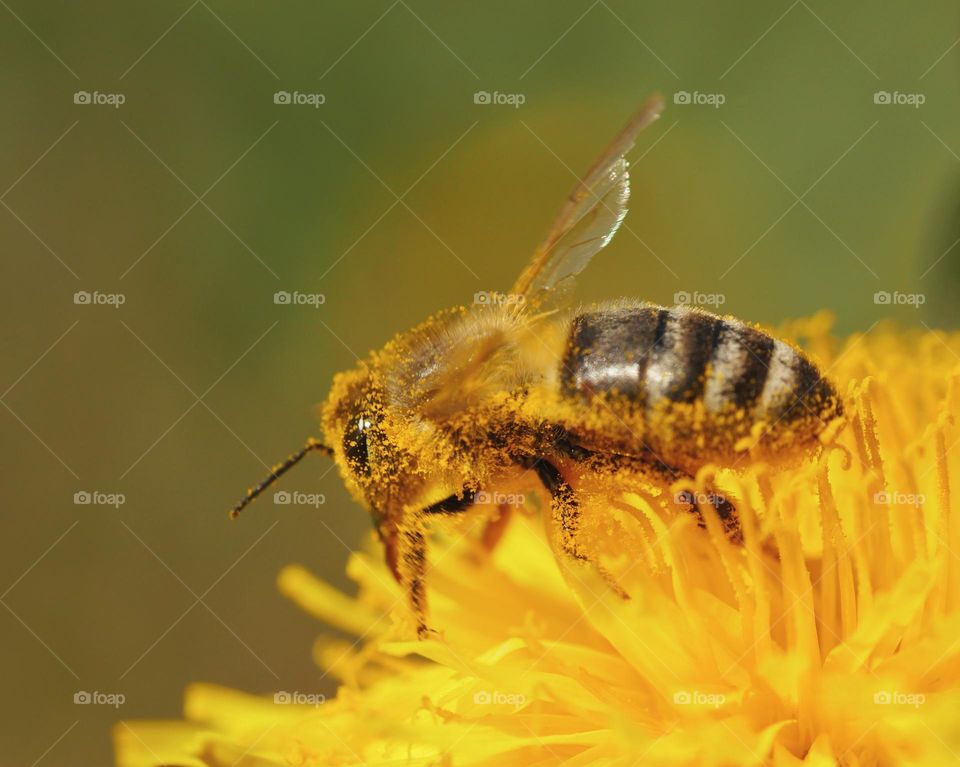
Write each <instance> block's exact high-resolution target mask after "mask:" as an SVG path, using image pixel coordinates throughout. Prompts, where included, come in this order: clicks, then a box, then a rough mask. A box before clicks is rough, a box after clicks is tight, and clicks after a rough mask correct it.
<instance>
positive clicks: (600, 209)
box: [511, 93, 663, 302]
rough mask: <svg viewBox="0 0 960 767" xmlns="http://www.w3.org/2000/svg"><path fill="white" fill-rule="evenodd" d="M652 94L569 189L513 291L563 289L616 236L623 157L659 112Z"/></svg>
mask: <svg viewBox="0 0 960 767" xmlns="http://www.w3.org/2000/svg"><path fill="white" fill-rule="evenodd" d="M662 109H663V98H662V97H661V96H660V94H658V93H655V94H654V95H652V96H650V98H648V99H647V100H646V101H645V102H644V103H643V105H642V106H641V107H640V108H639V109H638V110H637V111H636V113H634V115H633V117H631V118H630V120H629V122H627V124H626V126H624V128H623V130H621V131H620V133H619V134H618V135H617V137H616V138H615V139H614V140H613V141H612V142H611V143H610V145H609V146H608V147H607V149H606V151H604V153H603V154H602V155H601V156H600V159H598V160H597V162H596V163H594V165H593V167H592V168H591V169H590V170H589V172H588V173H587V175H586V176H585V177H584V178H583V179H582V180H581V181H580V182H579V183H578V184H577V185H576V186H575V187H574V189H573V191H572V192H571V193H570V196H569V197H568V198H567V200H566V202H565V203H564V205H563V207H562V208H561V209H560V214H559V215H558V216H557V219H556V221H555V222H554V224H553V226H552V227H551V229H550V231H549V233H548V234H547V236H546V238H545V239H544V240H543V242H541V243H540V245H539V246H538V247H537V249H536V251H534V254H533V258H532V259H531V261H530V263H529V264H528V265H527V268H526V269H524V270H523V272H522V273H521V275H520V277H519V278H518V279H517V281H516V283H514V286H513V289H512V290H511V292H512V293H514V294H520V295H525V296H527V297H536V300H537V302H540V300H541V299H542V297H543V296H544V295H546V294H550V293H559V292H563V291H564V290H565V289H567V288H568V287H569V284H570V283H571V282H572V280H573V278H574V277H575V276H576V275H577V274H579V273H580V272H581V271H583V269H584V268H585V267H586V266H587V264H588V263H590V259H591V258H593V257H594V256H595V255H596V254H597V253H598V252H599V251H600V250H601V249H603V248H604V247H605V246H606V244H607V243H608V242H610V240H611V239H612V238H613V235H614V234H616V232H617V229H618V228H619V227H620V224H621V222H622V221H623V219H624V217H625V216H626V215H627V201H628V200H629V199H630V174H629V173H628V164H627V161H626V160H625V159H624V155H625V154H626V153H627V152H629V151H630V149H631V148H632V147H633V144H634V142H635V141H636V139H637V134H639V133H640V131H642V130H643V129H644V128H646V127H647V126H648V125H650V123H652V122H653V121H654V120H656V119H657V118H658V117H659V116H660V112H661V110H662Z"/></svg>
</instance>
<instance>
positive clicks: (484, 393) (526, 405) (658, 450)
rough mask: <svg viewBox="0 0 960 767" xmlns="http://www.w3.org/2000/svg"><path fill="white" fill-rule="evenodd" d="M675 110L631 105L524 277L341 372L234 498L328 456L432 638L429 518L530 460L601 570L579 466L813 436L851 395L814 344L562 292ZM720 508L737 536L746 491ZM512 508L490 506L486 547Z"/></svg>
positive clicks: (644, 465)
mask: <svg viewBox="0 0 960 767" xmlns="http://www.w3.org/2000/svg"><path fill="white" fill-rule="evenodd" d="M662 108H663V101H662V99H661V97H660V96H659V95H654V96H652V97H651V98H649V99H648V100H647V101H646V102H645V103H644V104H643V105H642V106H641V107H640V109H639V110H638V111H637V112H636V113H635V114H634V115H633V117H632V118H631V119H630V120H629V122H628V123H627V125H626V126H625V127H624V128H623V130H622V131H621V132H620V133H619V134H618V135H617V136H616V138H615V139H614V140H613V141H612V143H611V144H610V145H609V147H608V148H607V149H606V151H605V152H604V153H603V154H602V155H601V157H600V158H599V160H597V162H596V163H595V164H594V166H593V167H592V168H591V170H590V171H589V172H588V173H587V175H586V176H585V178H584V179H583V180H582V181H580V182H579V183H578V184H577V185H576V187H575V188H574V189H573V191H572V193H571V194H570V196H569V197H568V199H567V200H566V201H565V202H564V205H563V207H562V208H561V210H560V213H559V216H558V218H557V219H556V221H555V223H554V224H553V227H552V228H551V229H550V231H549V233H548V234H547V236H546V238H545V239H544V240H543V242H542V243H541V244H540V246H539V247H538V248H537V249H536V251H535V252H534V255H533V258H532V260H531V261H530V263H529V264H528V265H527V267H526V268H525V269H524V271H523V272H522V273H521V275H520V277H519V278H518V279H517V281H516V283H515V284H514V286H513V288H512V289H511V291H510V293H508V294H480V295H479V296H478V298H477V300H475V301H474V304H473V305H472V306H469V307H464V306H461V307H457V308H453V309H450V310H447V311H445V312H442V313H440V314H438V315H436V316H434V317H431V318H429V319H428V320H426V321H425V322H423V323H422V324H421V325H419V326H417V327H414V328H413V329H411V330H409V331H407V332H405V333H401V334H399V335H398V336H396V337H395V338H394V339H393V340H392V341H390V342H389V343H388V344H387V345H386V346H384V347H383V348H382V349H381V350H379V351H375V352H373V353H371V354H370V356H369V358H368V359H367V360H365V361H363V362H361V363H360V364H359V365H358V367H357V368H356V369H354V370H351V371H348V372H345V373H340V374H338V375H337V376H336V377H335V378H334V381H333V385H332V388H331V390H330V393H329V396H328V398H327V400H326V402H325V404H324V405H323V406H322V409H321V426H322V431H323V439H322V441H321V440H317V439H311V440H310V441H308V442H307V444H306V445H305V446H304V447H303V448H302V449H301V450H300V451H299V452H297V453H295V454H294V455H292V456H290V458H288V459H287V460H286V461H285V462H283V463H282V464H279V465H277V466H276V467H274V469H273V470H272V471H271V473H270V475H269V476H268V477H267V478H266V479H265V480H264V481H263V482H261V483H260V484H259V485H257V486H256V487H253V488H251V489H250V490H248V491H247V494H246V496H245V497H244V498H243V500H242V501H241V502H240V503H239V504H238V505H237V506H236V507H235V508H234V509H233V511H232V512H231V514H232V515H233V516H236V515H237V514H238V513H239V512H240V510H241V509H242V508H243V507H244V506H246V505H247V504H248V503H249V502H250V501H252V500H253V499H254V498H255V497H256V496H257V495H259V494H260V493H261V492H262V491H263V490H264V489H265V488H266V487H268V486H269V485H270V484H272V483H273V482H274V481H275V480H276V479H277V478H278V477H280V476H281V475H282V474H284V473H285V472H286V471H287V470H288V469H289V468H290V467H292V466H293V465H294V464H296V463H297V462H298V461H299V460H300V459H301V458H303V457H304V456H305V455H306V454H307V453H309V452H311V451H319V452H321V453H324V454H326V455H328V456H330V457H331V458H332V459H333V460H334V461H335V462H336V465H337V467H338V469H339V471H340V474H341V475H342V478H343V480H344V482H345V483H346V486H347V487H348V488H349V490H350V492H351V494H352V495H353V496H354V497H355V498H356V499H357V500H358V501H359V502H360V503H362V504H363V505H364V506H365V507H366V508H367V509H368V510H369V511H370V512H371V514H372V516H373V520H374V524H375V526H376V530H377V532H378V533H379V537H380V539H381V540H382V542H383V545H384V548H385V552H386V559H387V563H388V565H389V567H390V569H391V571H392V572H393V574H394V576H395V577H396V578H397V580H398V581H399V582H400V584H401V585H402V586H403V587H404V588H405V589H406V591H407V593H408V596H409V603H410V607H411V608H412V611H413V615H414V617H415V619H416V625H417V633H418V635H419V636H420V637H421V638H422V637H424V636H427V635H428V633H429V629H428V622H427V598H426V591H425V588H426V587H425V574H426V570H427V566H428V565H427V547H428V528H429V526H430V521H431V519H434V518H437V517H442V516H451V515H457V514H462V513H464V512H467V511H468V510H469V509H470V508H471V506H473V505H474V504H475V501H476V500H477V498H478V494H480V493H481V492H484V488H495V487H503V486H506V485H507V484H509V483H510V482H511V481H515V480H516V478H517V477H518V475H521V474H524V473H527V472H529V473H531V474H532V475H533V476H535V477H536V479H537V480H538V485H540V486H542V488H543V490H544V491H545V492H546V496H545V498H549V502H550V520H549V521H550V524H549V525H548V529H549V530H552V533H551V543H552V544H553V545H554V548H555V550H557V551H559V552H560V553H561V554H562V555H563V556H565V557H567V558H569V560H570V561H571V562H573V561H579V562H581V563H585V564H586V565H587V566H593V567H596V568H597V569H598V570H601V573H602V569H601V568H600V566H599V564H598V563H596V562H593V561H592V558H591V555H590V554H589V553H588V552H587V551H586V550H585V548H584V546H583V545H582V542H581V536H580V535H579V532H580V528H581V524H580V506H581V504H580V503H579V501H578V493H577V489H576V487H575V482H574V480H573V479H572V477H573V476H574V475H577V476H583V474H584V473H585V472H604V473H607V474H609V473H610V472H617V471H619V470H624V471H628V470H629V471H635V472H638V473H640V474H641V475H643V476H646V477H653V478H660V479H662V480H664V481H665V482H671V481H673V480H675V479H677V478H678V477H692V476H694V475H695V473H696V472H697V470H698V468H700V467H702V466H703V465H705V464H706V463H708V462H709V463H713V464H716V465H720V466H733V465H735V463H736V462H737V461H738V460H739V459H740V458H741V457H742V456H743V444H744V443H745V442H749V443H750V445H751V449H752V450H753V451H755V452H759V453H760V454H762V455H764V456H766V457H767V458H768V459H770V460H776V459H783V458H786V456H787V455H790V454H797V452H798V451H799V454H800V455H804V454H806V452H809V451H811V450H813V449H814V447H815V445H816V444H817V438H818V435H819V434H820V433H821V432H822V431H823V430H824V429H825V428H826V426H827V424H829V423H830V422H832V421H834V419H836V418H838V417H839V416H840V415H841V412H842V405H841V401H840V398H839V397H838V395H837V393H836V390H835V389H834V387H833V386H832V385H831V384H830V383H829V382H828V381H827V380H826V379H825V378H824V377H823V376H822V375H821V373H820V372H819V370H818V369H817V367H816V366H815V365H814V364H813V363H812V362H811V361H810V360H809V359H808V358H807V357H806V356H805V355H804V354H803V352H801V351H800V350H799V349H798V348H796V347H794V346H792V345H791V344H789V343H787V342H784V341H781V340H778V339H776V338H774V337H772V336H770V335H769V334H767V333H766V332H764V331H763V330H761V329H759V328H757V327H755V326H753V325H750V324H748V323H745V322H742V321H740V320H737V319H735V318H733V317H719V316H716V315H713V314H710V313H707V312H705V311H701V310H699V309H696V308H690V307H684V306H678V307H674V308H664V307H661V306H654V305H651V304H647V303H643V302H640V301H632V300H620V301H617V302H613V303H604V304H600V305H596V306H592V307H588V308H580V309H577V310H569V309H566V308H565V306H564V305H565V296H567V295H568V294H569V286H570V284H571V282H572V281H573V278H574V277H575V276H576V275H577V274H578V273H580V272H581V271H582V270H583V269H584V268H585V267H586V266H587V264H588V263H589V262H590V260H591V258H593V256H594V255H596V254H597V253H598V252H599V251H600V250H602V249H603V248H604V246H606V244H607V243H608V242H610V240H611V238H612V237H613V236H614V234H615V233H616V231H617V229H618V227H619V226H620V224H621V222H622V221H623V219H624V216H625V215H626V212H627V202H628V198H629V194H630V186H629V173H628V162H627V160H626V159H625V155H626V154H627V152H628V151H629V150H630V149H631V147H632V146H633V144H634V142H635V140H636V137H637V135H638V133H639V132H640V131H641V130H642V129H643V128H645V127H646V126H648V125H649V124H650V123H652V122H653V121H654V120H656V119H657V118H658V117H659V115H660V112H661V110H662ZM689 505H690V506H691V510H692V511H696V509H695V508H694V507H695V504H693V503H692V501H691V502H690V504H689ZM714 506H715V509H716V511H717V513H718V514H719V515H720V517H721V519H723V520H724V523H725V526H726V527H727V528H728V530H729V531H730V534H731V535H732V536H733V537H736V534H737V532H736V531H737V523H736V510H735V509H734V508H733V506H732V504H731V503H730V502H728V501H726V500H725V499H722V498H719V499H718V500H717V501H716V502H714ZM506 519H507V514H506V513H503V514H501V516H500V517H498V518H497V519H494V520H490V521H489V522H488V526H487V530H486V531H485V533H484V536H483V537H484V540H485V541H486V543H487V544H488V546H491V547H492V546H493V545H494V544H495V543H496V540H497V539H498V538H499V536H500V534H501V533H502V532H503V525H504V524H505V521H506ZM602 574H604V575H605V573H602ZM607 578H608V580H609V581H610V582H611V585H612V587H613V588H614V589H616V590H617V591H619V592H620V593H621V594H622V595H623V596H627V595H626V594H625V593H623V592H622V589H620V588H619V587H618V585H617V584H616V583H615V582H614V581H613V579H611V578H609V576H607Z"/></svg>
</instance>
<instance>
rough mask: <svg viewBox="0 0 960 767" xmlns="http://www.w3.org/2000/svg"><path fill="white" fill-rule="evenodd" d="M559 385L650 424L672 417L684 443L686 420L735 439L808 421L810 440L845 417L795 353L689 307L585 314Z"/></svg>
mask: <svg viewBox="0 0 960 767" xmlns="http://www.w3.org/2000/svg"><path fill="white" fill-rule="evenodd" d="M560 381H561V389H562V392H563V394H564V395H566V396H567V397H575V398H577V399H578V400H580V401H581V402H583V401H587V402H589V401H592V400H594V399H596V398H598V397H602V398H603V400H604V406H606V407H616V403H618V402H619V403H622V405H624V406H625V407H623V408H621V409H623V410H624V412H625V413H626V412H627V411H633V412H636V411H642V413H643V415H644V417H645V421H646V423H648V424H650V423H654V422H656V421H657V420H658V419H659V420H661V421H662V420H664V419H670V418H672V419H673V422H674V423H673V425H674V426H677V427H678V428H679V431H677V430H676V429H674V430H673V431H674V436H676V437H679V436H683V432H684V422H685V421H690V423H691V424H692V423H693V422H694V421H696V422H697V423H698V424H700V425H706V426H707V427H710V426H711V425H712V426H713V428H726V429H729V430H730V434H729V435H728V436H729V437H730V438H731V439H735V438H738V437H740V436H744V435H745V434H747V433H749V431H750V428H751V427H752V426H753V424H755V423H757V422H760V421H763V422H767V423H770V424H777V425H779V426H788V425H790V424H798V423H800V422H802V421H808V422H809V425H808V426H807V427H806V428H805V429H804V430H803V431H804V436H810V435H811V433H815V432H816V431H817V430H818V426H817V425H818V424H819V425H820V426H822V425H825V424H826V422H828V421H829V420H830V419H831V418H832V417H833V416H835V415H837V414H838V413H839V401H838V399H837V397H836V394H835V392H834V390H833V388H832V387H831V386H830V384H829V383H828V382H827V381H826V380H825V379H824V378H822V377H821V375H820V372H819V371H818V370H817V368H816V366H815V365H813V363H811V362H810V361H809V360H808V359H807V358H806V357H805V356H804V355H803V354H802V353H801V352H799V351H798V350H796V349H795V348H794V347H792V346H790V345H789V344H786V343H784V342H782V341H779V340H777V339H775V338H773V337H771V336H770V335H768V334H766V333H764V332H762V331H760V330H757V329H756V328H753V327H751V326H749V325H747V324H745V323H742V322H740V321H739V320H735V319H732V318H722V317H718V316H716V315H713V314H709V313H707V312H703V311H700V310H696V309H690V308H688V307H675V308H673V309H666V308H663V307H659V306H646V305H637V306H624V307H613V308H600V309H597V310H595V311H590V312H586V313H583V314H580V315H579V316H577V317H576V318H574V320H573V321H572V323H571V327H570V331H569V334H568V337H567V345H566V351H565V354H564V359H563V366H562V368H561V373H560ZM687 427H690V424H687ZM687 430H689V429H687ZM648 436H649V435H645V436H644V438H645V439H646V438H647V437H648Z"/></svg>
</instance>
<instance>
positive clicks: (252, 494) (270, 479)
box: [230, 437, 333, 519]
mask: <svg viewBox="0 0 960 767" xmlns="http://www.w3.org/2000/svg"><path fill="white" fill-rule="evenodd" d="M313 450H319V451H320V452H321V453H323V454H324V455H327V456H330V457H331V458H332V457H333V448H331V447H328V446H327V445H324V444H323V443H322V442H320V441H318V440H316V439H314V438H313V437H310V439H308V440H307V444H306V445H304V446H303V447H302V448H300V449H299V450H298V451H297V452H296V453H294V454H293V455H291V456H290V457H289V458H287V460H285V461H284V462H283V463H278V464H277V465H276V466H274V467H273V468H272V469H271V470H270V474H269V476H267V478H266V479H264V480H262V481H261V482H259V483H257V484H256V485H255V486H254V487H251V488H250V489H249V490H247V494H246V495H245V496H244V497H243V500H242V501H240V503H238V504H237V505H236V506H234V507H233V508H232V509H231V510H230V519H236V518H237V517H239V516H240V512H241V511H243V509H244V508H245V507H246V506H247V505H248V504H250V503H251V502H252V501H253V500H255V499H256V497H257V496H258V495H260V493H262V492H263V491H264V490H266V489H267V488H268V487H270V485H272V484H273V483H274V482H276V481H277V480H278V479H280V477H282V476H283V475H284V474H286V473H287V472H288V471H290V469H292V468H293V467H294V466H296V465H297V464H298V463H300V461H301V460H302V459H303V458H304V456H306V454H307V453H309V452H312V451H313Z"/></svg>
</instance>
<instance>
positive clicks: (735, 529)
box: [677, 490, 743, 543]
mask: <svg viewBox="0 0 960 767" xmlns="http://www.w3.org/2000/svg"><path fill="white" fill-rule="evenodd" d="M677 501H678V502H679V503H681V504H683V505H684V506H687V507H688V510H689V511H690V512H691V513H693V514H696V515H697V518H698V520H699V522H698V524H699V525H700V527H706V526H707V525H706V521H705V520H704V519H703V512H702V511H701V510H700V503H699V501H698V499H697V498H695V497H694V495H693V493H691V492H690V491H689V490H684V491H683V492H681V493H680V494H679V495H678V496H677ZM707 502H708V503H709V504H710V505H711V506H713V509H714V511H716V512H717V516H718V517H720V523H721V524H722V525H723V529H724V532H725V533H726V534H727V538H728V539H729V540H730V542H731V543H743V530H741V529H740V519H739V517H738V516H737V509H736V507H735V506H734V505H733V504H732V503H731V502H730V500H729V499H727V498H726V497H724V496H723V495H721V494H720V493H710V494H709V496H708V497H707Z"/></svg>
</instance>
